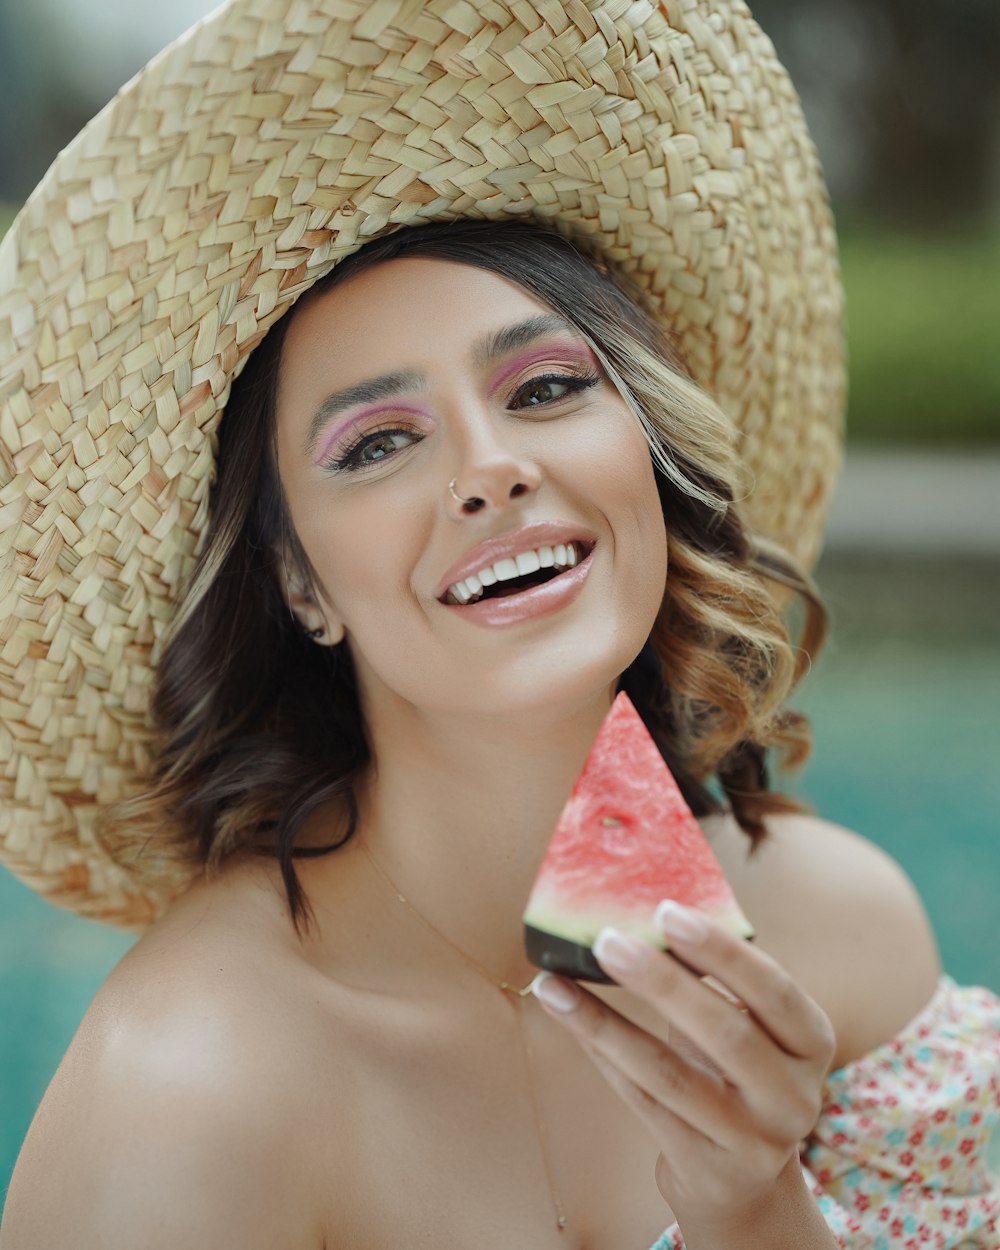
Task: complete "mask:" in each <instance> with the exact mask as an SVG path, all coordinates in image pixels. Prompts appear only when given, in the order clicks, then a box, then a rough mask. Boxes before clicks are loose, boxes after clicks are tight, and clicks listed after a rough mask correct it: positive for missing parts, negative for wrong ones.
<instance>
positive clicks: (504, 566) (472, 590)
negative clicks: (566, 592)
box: [446, 543, 584, 604]
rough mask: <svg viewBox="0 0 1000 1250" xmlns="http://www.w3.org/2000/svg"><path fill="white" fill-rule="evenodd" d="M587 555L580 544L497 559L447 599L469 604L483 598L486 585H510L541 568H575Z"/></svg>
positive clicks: (566, 544) (457, 587)
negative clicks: (506, 583)
mask: <svg viewBox="0 0 1000 1250" xmlns="http://www.w3.org/2000/svg"><path fill="white" fill-rule="evenodd" d="M583 556H584V552H583V550H582V549H581V547H580V546H579V544H577V543H557V544H555V546H552V547H538V548H537V549H536V550H534V551H521V552H518V554H517V555H516V556H513V557H507V558H505V559H503V560H497V562H496V563H495V564H493V565H487V566H486V567H485V568H482V569H480V570H479V571H478V572H477V573H471V574H470V575H469V576H468V577H466V578H464V579H463V580H462V581H458V582H456V583H455V584H454V586H452V587H451V588H450V590H449V592H448V595H447V596H446V598H450V600H451V602H452V603H459V604H466V603H471V602H475V601H476V600H478V599H479V598H481V596H482V593H483V587H484V586H494V585H495V584H496V583H497V582H509V581H510V580H511V579H512V578H515V577H523V576H524V575H525V574H527V573H537V572H538V570H539V569H551V568H560V569H571V568H574V567H575V566H576V565H577V564H579V563H580V561H581V560H582V559H583Z"/></svg>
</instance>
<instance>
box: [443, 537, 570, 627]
mask: <svg viewBox="0 0 1000 1250" xmlns="http://www.w3.org/2000/svg"><path fill="white" fill-rule="evenodd" d="M592 567H594V549H592V547H591V550H590V551H589V552H587V554H586V556H585V557H584V559H582V560H581V561H580V562H579V564H577V565H575V566H574V567H572V569H566V570H565V571H564V572H559V574H556V576H555V577H552V579H551V580H550V581H544V582H542V584H541V585H540V586H530V587H529V589H527V590H519V591H517V594H516V595H505V596H504V597H502V599H480V600H477V601H476V602H475V604H465V605H461V604H445V606H446V607H447V609H449V610H450V611H452V612H460V614H461V617H462V620H469V621H471V624H474V625H486V626H496V625H517V624H520V622H521V621H530V620H535V619H536V617H537V616H547V615H549V612H555V611H559V609H560V607H566V606H569V604H571V602H572V601H574V599H576V596H577V595H579V594H580V591H581V590H582V589H584V582H585V581H586V579H587V576H589V575H590V570H591V569H592Z"/></svg>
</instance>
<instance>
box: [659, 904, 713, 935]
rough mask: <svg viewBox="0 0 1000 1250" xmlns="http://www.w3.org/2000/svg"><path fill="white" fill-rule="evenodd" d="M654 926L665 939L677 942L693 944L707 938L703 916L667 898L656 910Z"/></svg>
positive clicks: (706, 926)
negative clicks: (672, 939)
mask: <svg viewBox="0 0 1000 1250" xmlns="http://www.w3.org/2000/svg"><path fill="white" fill-rule="evenodd" d="M656 924H657V926H658V928H659V929H660V930H661V931H662V932H663V934H664V936H665V937H668V938H674V939H675V941H678V942H688V943H690V944H692V945H693V944H694V943H696V942H703V941H704V940H705V938H707V937H708V925H707V924H706V923H705V919H704V917H703V916H699V915H698V913H697V912H695V911H692V910H691V908H690V907H683V906H681V904H680V903H675V902H674V900H673V899H671V898H667V899H664V900H663V902H662V903H661V904H660V905H659V907H657V909H656Z"/></svg>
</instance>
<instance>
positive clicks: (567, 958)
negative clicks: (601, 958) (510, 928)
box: [524, 924, 757, 985]
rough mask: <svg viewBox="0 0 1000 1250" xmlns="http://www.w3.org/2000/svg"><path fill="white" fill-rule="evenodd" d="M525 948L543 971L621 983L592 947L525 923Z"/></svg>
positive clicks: (746, 935)
mask: <svg viewBox="0 0 1000 1250" xmlns="http://www.w3.org/2000/svg"><path fill="white" fill-rule="evenodd" d="M756 937H757V934H756V933H755V932H754V930H753V929H751V930H750V931H749V933H744V934H743V938H744V940H745V941H747V942H752V941H754V939H755V938H756ZM524 949H525V953H526V954H527V956H528V959H529V960H530V961H531V962H532V963H533V964H534V965H535V967H536V968H541V969H542V970H543V971H544V972H554V973H556V975H557V976H561V977H572V978H573V979H574V980H575V981H596V982H597V984H598V985H617V984H618V982H617V981H615V980H614V979H613V978H612V977H609V976H608V974H607V973H606V972H605V971H604V969H603V968H602V967H601V965H600V964H599V963H598V962H597V960H596V959H595V958H594V952H593V951H592V950H591V949H590V947H589V946H581V945H580V943H579V942H571V941H570V940H569V939H568V938H561V937H556V935H555V934H554V933H546V932H545V931H544V930H543V929H536V928H535V926H534V925H530V924H526V925H525V926H524ZM681 962H683V960H682V961H681Z"/></svg>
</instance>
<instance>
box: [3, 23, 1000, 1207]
mask: <svg viewBox="0 0 1000 1250" xmlns="http://www.w3.org/2000/svg"><path fill="white" fill-rule="evenodd" d="M212 7H214V5H213V4H211V3H207V2H205V0H175V2H174V3H173V4H172V5H170V6H164V5H156V4H153V3H152V0H103V2H102V3H101V4H100V5H93V4H90V3H87V0H32V3H31V4H30V5H25V4H23V3H17V2H16V0H0V230H2V229H4V228H6V225H7V224H8V223H9V220H10V218H11V217H12V215H13V212H14V206H15V205H17V204H18V203H20V202H21V201H22V200H23V198H24V197H25V196H26V195H27V194H28V192H29V191H30V189H31V187H32V186H33V185H34V183H35V182H36V181H37V179H38V178H39V177H40V176H41V174H42V173H43V172H44V169H45V168H46V166H47V164H48V162H49V161H50V160H51V158H52V156H53V155H54V154H55V152H56V151H57V150H58V148H59V147H61V146H62V145H63V144H64V143H66V142H67V141H68V140H69V139H70V138H71V137H72V135H73V134H74V133H75V132H76V130H77V129H78V128H79V126H80V125H81V124H82V123H83V122H84V121H85V120H86V118H87V117H88V116H90V115H91V114H92V113H93V112H94V111H96V109H97V108H99V107H100V106H101V104H102V103H103V102H104V100H106V99H107V98H108V97H109V96H110V95H111V94H112V92H113V91H114V89H115V87H116V86H117V85H118V84H120V83H121V82H123V81H125V79H126V78H127V77H128V76H129V75H130V74H131V73H132V72H134V70H135V69H136V68H138V67H139V66H140V65H141V64H142V62H143V61H144V60H145V59H146V58H147V57H148V56H149V55H150V54H152V53H153V52H154V51H155V50H156V49H157V48H158V47H159V46H161V45H162V44H163V43H164V42H166V41H167V40H169V39H170V38H171V37H172V36H173V35H174V34H176V33H177V32H179V31H180V30H182V29H183V28H185V27H186V26H187V25H188V24H189V23H190V22H191V21H194V20H196V19H198V18H199V17H201V16H203V15H204V14H205V13H207V12H208V11H210V10H211V8H212ZM753 7H754V9H755V12H756V13H757V16H758V17H759V19H760V20H761V22H762V24H763V25H764V28H765V29H766V30H768V32H769V33H770V34H771V36H772V38H773V39H774V41H775V43H776V45H777V47H778V51H779V54H780V55H781V57H782V59H783V60H784V62H785V64H786V65H788V67H789V69H790V70H791V73H792V77H793V79H794V80H795V82H796V85H797V87H798V89H799V91H800V93H801V95H802V98H803V104H804V107H805V109H806V113H807V116H808V118H809V121H810V125H811V127H812V130H813V133H814V137H815V139H816V142H817V146H818V148H819V150H820V155H821V157H822V159H823V162H824V166H825V168H826V170H827V175H828V179H829V182H830V187H831V195H832V199H833V202H834V207H835V210H836V213H837V217H838V222H839V227H840V234H841V244H842V262H843V272H844V282H845V286H846V289H847V295H848V311H849V343H850V356H851V394H850V411H849V419H848V456H847V463H846V469H845V474H844V478H843V482H842V486H841V490H840V493H839V495H838V499H837V501H836V504H835V509H834V513H833V516H832V518H831V524H830V531H829V540H828V545H827V551H826V554H825V555H824V558H823V560H822V563H821V565H820V569H819V574H818V576H819V581H820V584H821V587H822V588H823V589H824V591H825V593H826V595H827V597H828V600H829V602H830V606H831V609H832V611H833V617H834V633H833V640H832V642H831V644H830V646H829V647H828V649H827V651H826V652H825V653H824V655H823V656H822V657H821V658H820V660H819V662H818V664H817V666H816V670H815V672H814V673H813V674H812V675H811V676H810V678H809V680H808V682H807V684H806V687H805V688H804V690H803V692H802V695H801V697H800V699H799V700H798V702H799V704H800V705H801V706H804V707H805V708H806V710H808V711H809V712H810V713H811V714H812V716H813V720H814V725H815V730H816V749H815V753H814V758H813V760H812V762H811V763H810V765H809V766H808V768H807V770H806V772H805V775H804V777H803V778H801V779H800V780H799V781H798V782H797V783H796V785H797V788H798V789H799V790H800V791H801V792H802V793H803V794H805V795H806V796H807V797H808V798H810V799H811V800H812V801H813V802H814V803H815V804H816V805H817V807H818V808H819V810H820V811H821V812H822V813H823V814H824V815H827V816H829V817H830V818H831V819H834V820H838V821H840V822H842V823H844V824H846V825H848V826H850V827H852V828H855V829H857V830H859V831H860V832H862V833H864V834H865V835H867V836H868V837H870V838H872V839H874V840H875V841H877V842H879V843H880V844H881V845H882V846H884V847H885V848H886V849H887V850H888V851H890V853H892V854H893V855H894V856H896V858H897V859H899V861H900V862H901V863H902V864H903V865H904V867H905V868H906V869H907V871H908V872H909V873H910V875H911V876H912V877H913V879H914V881H915V882H916V884H917V886H918V888H919V889H920V891H921V893H922V895H923V897H924V899H925V902H926V904H927V907H928V911H929V913H930V915H931V918H932V921H933V923H934V925H935V928H936V930H937V932H938V934H939V937H940V941H941V946H942V952H943V956H944V960H945V965H946V967H947V968H948V970H949V971H950V972H952V973H953V974H954V975H955V976H956V977H957V978H958V979H960V980H963V981H974V982H979V983H982V984H987V985H990V986H991V987H992V988H994V989H996V990H998V991H1000V943H998V940H997V917H998V915H1000V907H998V881H1000V839H998V837H997V833H998V814H1000V769H998V767H997V753H998V747H1000V734H998V723H997V711H996V709H997V708H998V707H1000V659H998V651H997V625H996V622H997V621H998V620H1000V577H998V572H1000V422H998V420H997V415H998V412H1000V343H998V332H997V331H998V321H1000V316H998V314H1000V211H998V210H1000V75H997V73H996V65H995V55H996V48H997V47H998V46H1000V6H997V5H996V4H995V0H950V3H949V4H948V5H947V6H943V5H940V4H936V5H932V4H930V3H929V0H928V2H924V0H841V2H840V3H838V4H837V5H835V6H833V5H829V4H827V3H825V2H823V3H821V2H820V0H766V2H762V3H758V4H756V5H754V6H753ZM849 924H850V917H849V915H845V926H846V925H849ZM127 945H128V939H126V938H124V937H122V936H121V935H118V934H116V933H113V932H111V931H108V930H105V929H103V928H101V927H100V926H98V925H96V924H93V923H91V922H87V921H83V920H79V919H76V918H74V917H71V916H67V915H63V914H61V913H58V912H56V911H55V910H54V909H52V908H50V907H48V906H47V905H45V904H43V903H41V902H40V901H39V900H37V899H36V898H35V897H34V896H33V895H32V894H31V893H30V892H29V891H27V890H26V889H25V888H24V887H22V886H20V885H19V884H18V883H17V882H15V881H14V880H13V879H12V878H11V877H9V876H8V875H7V874H4V873H2V872H0V1194H2V1193H3V1192H4V1189H5V1187H6V1183H7V1178H8V1176H9V1173H10V1169H11V1168H12V1166H13V1162H14V1158H15V1155H16V1151H17V1148H18V1145H19V1143H20V1140H21V1138H22V1137H23V1134H24V1132H25V1130H26V1128H27V1125H28V1122H29V1120H30V1117H31V1115H32V1113H33V1110H34V1108H35V1106H36V1105H37V1103H38V1100H39V1098H40V1097H41V1095H42V1093H43V1091H44V1089H45V1086H46V1084H47V1082H48V1080H49V1078H50V1077H51V1074H52V1072H53V1070H54V1068H55V1066H56V1064H57V1063H58V1061H59V1058H60V1056H61V1054H62V1052H63V1051H64V1050H65V1047H66V1045H67V1043H68V1041H69V1039H70V1037H71V1036H72V1033H73V1030H74V1029H75V1027H76V1024H77V1023H78V1021H79V1019H80V1017H81V1016H82V1014H83V1012H84V1010H85V1009H86V1005H87V1003H88V1001H89V999H90V997H91V995H92V994H93V992H94V991H95V989H96V988H97V986H98V984H99V983H100V981H101V979H102V978H103V976H104V975H105V974H106V972H107V970H108V969H109V968H110V967H111V966H112V964H113V963H114V961H115V960H116V959H117V958H119V957H120V955H121V953H122V952H123V951H124V950H125V949H126V947H127Z"/></svg>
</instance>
